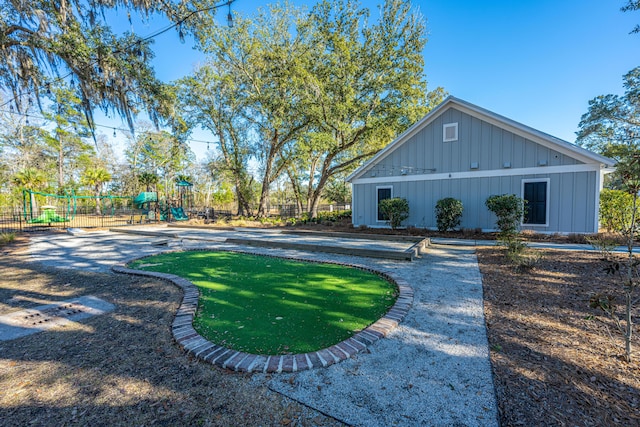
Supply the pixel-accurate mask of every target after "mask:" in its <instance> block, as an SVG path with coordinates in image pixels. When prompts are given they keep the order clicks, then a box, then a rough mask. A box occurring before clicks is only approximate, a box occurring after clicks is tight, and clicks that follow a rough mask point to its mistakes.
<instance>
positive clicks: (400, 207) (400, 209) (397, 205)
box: [380, 197, 409, 230]
mask: <svg viewBox="0 0 640 427" xmlns="http://www.w3.org/2000/svg"><path fill="white" fill-rule="evenodd" d="M380 211H381V212H382V213H383V214H384V215H385V217H386V218H387V221H388V222H389V224H390V225H391V228H392V229H393V230H395V229H397V228H398V227H400V224H402V221H404V220H405V219H407V218H409V202H408V201H407V199H403V198H400V197H394V198H392V199H384V200H381V201H380Z"/></svg>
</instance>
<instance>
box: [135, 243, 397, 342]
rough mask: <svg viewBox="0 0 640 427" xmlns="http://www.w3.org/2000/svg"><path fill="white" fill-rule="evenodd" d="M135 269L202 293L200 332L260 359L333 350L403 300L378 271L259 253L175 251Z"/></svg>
mask: <svg viewBox="0 0 640 427" xmlns="http://www.w3.org/2000/svg"><path fill="white" fill-rule="evenodd" d="M130 266H131V268H136V269H141V270H152V271H159V272H166V273H171V274H175V275H178V276H181V277H184V278H186V279H188V280H190V281H191V282H192V283H194V284H195V285H196V286H197V287H198V288H199V290H200V300H199V305H198V312H197V314H196V318H195V320H194V327H195V329H196V330H197V331H198V333H200V334H201V335H202V336H204V337H206V338H208V339H210V340H211V341H212V342H215V343H217V344H220V345H224V346H226V347H229V348H232V349H234V350H239V351H245V352H248V353H255V354H265V355H267V354H273V355H275V354H288V353H306V352H310V351H316V350H320V349H322V348H326V347H329V346H331V345H333V344H336V343H338V342H340V341H343V340H345V339H348V338H349V337H350V336H352V335H353V334H354V333H355V332H358V331H360V330H362V329H364V328H366V327H367V326H368V325H370V324H371V323H373V322H375V321H376V320H377V319H379V318H380V317H382V316H383V315H384V314H385V313H386V312H387V311H388V310H389V309H390V308H391V306H392V305H393V304H394V303H395V300H396V298H397V288H396V286H395V285H393V284H392V283H389V282H388V281H387V280H385V279H383V278H381V277H379V276H377V275H375V274H373V273H369V272H366V271H362V270H359V269H356V268H351V267H346V266H341V265H333V264H317V263H307V262H301V261H292V260H285V259H280V258H271V257H264V256H259V255H248V254H239V253H233V252H218V251H213V252H204V251H186V252H172V253H167V254H161V255H155V256H152V257H147V258H144V259H142V260H138V261H135V262H133V263H131V264H130Z"/></svg>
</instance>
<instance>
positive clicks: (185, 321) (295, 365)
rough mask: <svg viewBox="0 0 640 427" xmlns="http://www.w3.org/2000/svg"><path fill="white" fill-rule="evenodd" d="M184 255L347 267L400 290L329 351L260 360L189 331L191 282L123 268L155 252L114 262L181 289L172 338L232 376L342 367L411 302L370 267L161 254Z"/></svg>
mask: <svg viewBox="0 0 640 427" xmlns="http://www.w3.org/2000/svg"><path fill="white" fill-rule="evenodd" d="M183 251H190V252H191V251H221V252H236V253H245V254H251V255H259V256H266V257H271V258H280V259H289V260H296V261H302V262H312V263H318V264H337V265H344V266H347V267H352V268H357V269H359V270H364V271H369V272H371V273H375V274H377V275H379V276H380V277H382V278H384V279H386V280H388V281H389V282H391V283H393V284H394V285H395V286H396V287H397V288H398V298H397V300H396V302H395V304H394V305H393V307H391V308H390V309H389V311H388V312H387V313H386V314H385V315H384V316H383V317H381V318H380V319H378V320H377V321H375V322H374V323H373V324H371V325H369V326H368V327H366V328H365V329H363V330H362V331H360V332H358V333H356V334H355V335H354V336H352V337H350V338H348V339H346V340H344V341H342V342H339V343H337V344H334V345H332V346H331V347H328V348H325V349H322V350H318V351H314V352H310V353H302V354H287V355H271V356H264V355H259V354H250V353H245V352H242V351H236V350H231V349H229V348H226V347H224V346H221V345H218V344H215V343H212V342H210V341H209V340H207V339H206V338H204V337H202V336H201V335H200V334H198V333H197V332H196V330H195V329H194V328H193V318H194V316H195V313H196V310H197V308H198V298H199V296H200V293H199V291H198V288H197V287H196V286H195V285H194V284H193V283H191V282H190V281H189V280H187V279H184V278H182V277H179V276H176V275H174V274H168V273H159V272H155V271H143V270H133V269H130V268H127V267H126V263H129V262H131V261H134V260H139V259H144V258H148V257H150V256H154V255H158V254H159V253H158V254H153V255H146V256H143V257H136V258H131V259H129V260H127V261H125V262H122V263H118V264H116V265H113V266H112V267H111V269H112V270H113V271H114V272H116V273H121V274H129V275H136V276H146V277H155V278H158V279H162V280H166V281H169V282H171V283H173V284H174V285H176V286H178V287H180V288H182V290H183V292H184V294H183V297H182V303H181V304H180V307H179V308H178V310H177V311H176V315H175V318H174V319H173V324H172V326H171V331H172V334H173V338H174V339H175V341H176V342H177V343H178V344H179V345H180V346H181V347H182V348H183V349H184V351H185V352H187V353H190V354H192V355H193V356H195V357H196V358H198V359H200V360H203V361H205V362H208V363H211V364H213V365H216V366H218V367H220V368H223V369H229V370H232V371H236V372H264V373H267V372H277V373H280V372H299V371H305V370H307V369H313V368H320V367H327V366H330V365H333V364H334V363H338V362H341V361H343V360H346V359H348V358H350V357H352V356H354V355H355V354H356V353H359V352H361V351H363V350H364V349H366V348H367V346H369V345H371V344H373V343H375V342H376V341H378V340H379V339H381V338H383V337H385V336H386V335H387V334H388V333H389V332H391V331H392V330H393V329H395V328H396V327H397V326H398V325H399V324H400V322H401V321H402V320H403V319H404V317H405V316H406V315H407V313H408V312H409V309H410V308H411V305H412V303H413V289H412V288H411V287H410V286H409V284H408V283H407V282H406V281H404V280H401V279H397V278H394V277H392V275H391V274H390V273H388V272H384V271H380V270H376V269H374V268H371V267H367V266H363V265H358V264H349V263H342V262H338V261H333V260H329V261H320V260H309V259H304V258H296V257H286V256H274V255H264V254H260V253H257V252H251V251H243V250H235V249H233V250H231V249H216V248H210V249H207V248H197V249H188V250H182V249H177V250H175V249H174V250H168V251H164V252H160V253H170V252H183Z"/></svg>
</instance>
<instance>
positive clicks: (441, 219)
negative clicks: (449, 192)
mask: <svg viewBox="0 0 640 427" xmlns="http://www.w3.org/2000/svg"><path fill="white" fill-rule="evenodd" d="M462 210H463V207H462V202H461V201H460V200H457V199H454V198H453V197H447V198H445V199H440V200H438V202H437V203H436V223H437V226H438V231H449V230H453V229H454V228H456V227H457V226H459V225H460V220H461V219H462Z"/></svg>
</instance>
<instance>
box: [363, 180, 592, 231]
mask: <svg viewBox="0 0 640 427" xmlns="http://www.w3.org/2000/svg"><path fill="white" fill-rule="evenodd" d="M524 180H526V181H527V182H529V181H531V180H533V181H539V180H548V186H549V187H548V194H549V199H548V204H547V206H548V208H549V209H548V219H547V223H548V225H546V226H541V225H523V226H522V228H523V229H531V230H535V231H538V232H544V233H553V232H563V233H592V232H594V231H595V230H596V227H597V217H596V215H597V213H596V212H597V210H596V205H597V202H598V201H597V200H596V191H595V190H594V189H595V188H597V187H598V186H599V185H600V182H601V175H600V172H599V171H596V170H593V171H583V172H570V173H552V174H527V175H510V176H509V175H507V176H494V177H491V176H484V177H473V176H470V177H464V178H455V177H453V178H450V179H433V180H410V177H407V178H405V179H403V180H393V179H391V180H388V181H378V182H370V183H364V184H357V183H354V185H353V200H352V203H353V204H352V208H353V223H354V225H355V226H359V225H367V226H370V227H382V226H385V225H386V224H385V223H384V222H381V221H378V220H377V206H376V197H375V195H376V189H377V188H378V187H387V186H389V187H392V197H403V198H405V199H407V201H408V202H409V211H410V212H409V215H410V216H409V218H408V219H407V220H405V221H404V222H403V225H406V226H415V227H420V228H433V229H435V228H436V226H437V223H436V216H435V205H436V202H437V201H438V200H440V199H442V198H445V197H454V198H456V199H459V200H461V201H462V204H463V207H464V211H463V214H462V221H461V224H460V226H461V227H462V228H482V229H483V230H485V231H491V230H495V220H496V218H495V216H494V215H493V214H492V213H491V212H490V211H489V210H488V209H487V208H486V206H485V205H484V203H485V200H486V199H487V198H488V197H489V196H492V195H496V194H497V195H500V194H516V195H517V196H519V197H522V186H523V181H524Z"/></svg>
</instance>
